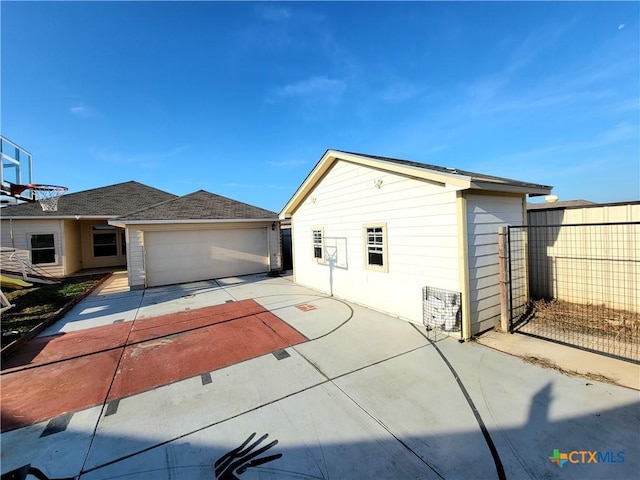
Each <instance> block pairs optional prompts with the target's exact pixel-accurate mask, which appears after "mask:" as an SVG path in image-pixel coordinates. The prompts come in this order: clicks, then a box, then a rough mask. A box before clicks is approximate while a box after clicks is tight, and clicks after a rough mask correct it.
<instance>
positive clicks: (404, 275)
mask: <svg viewBox="0 0 640 480" xmlns="http://www.w3.org/2000/svg"><path fill="white" fill-rule="evenodd" d="M380 180H381V181H382V183H381V184H380V188H376V186H375V182H376V181H380ZM456 218H457V215H456V193H455V189H454V188H451V187H445V186H443V185H441V184H435V183H429V182H425V181H422V180H417V179H413V178H409V177H405V176H401V175H397V174H392V173H388V172H383V171H380V170H376V169H373V168H370V167H366V166H361V165H356V164H353V163H350V162H347V161H343V160H340V161H338V162H336V164H335V165H334V166H333V167H332V168H331V169H330V170H329V171H328V172H327V174H326V175H325V176H324V177H323V178H322V180H321V181H320V182H319V183H318V184H317V185H316V187H315V188H314V189H313V190H312V191H311V192H310V194H309V195H308V196H307V198H306V199H305V200H304V202H303V203H302V204H301V206H300V207H299V208H298V209H297V210H296V211H295V212H294V214H293V216H292V232H293V233H292V237H293V256H294V276H295V281H296V282H297V283H299V284H301V285H305V286H308V287H311V288H314V289H316V290H320V291H322V292H324V293H327V294H331V293H333V295H335V296H337V297H341V298H344V299H347V300H351V301H353V302H356V303H360V304H363V305H367V306H369V307H372V308H374V309H377V310H380V311H383V312H387V313H390V314H392V315H395V316H398V317H401V318H404V319H408V320H410V321H414V322H422V287H424V286H426V285H429V286H434V287H440V288H446V289H450V290H454V291H459V290H460V288H459V272H458V246H457V245H458V244H457V220H456ZM364 225H385V226H386V238H387V245H386V248H387V259H388V272H381V271H373V270H369V269H368V268H367V266H366V264H365V249H364V246H365V240H364V238H363V226H364ZM317 228H322V229H323V232H324V238H325V242H326V243H327V244H331V245H334V244H335V245H338V244H339V245H340V247H339V248H337V247H336V248H333V251H334V252H337V253H336V254H337V259H336V264H335V265H333V266H332V265H330V264H329V263H328V261H325V262H324V263H323V262H320V261H318V260H316V259H314V258H313V239H312V230H313V229H317ZM325 250H326V245H325Z"/></svg>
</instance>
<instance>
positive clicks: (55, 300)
mask: <svg viewBox="0 0 640 480" xmlns="http://www.w3.org/2000/svg"><path fill="white" fill-rule="evenodd" d="M106 276H107V275H91V276H83V277H71V278H66V279H64V280H62V281H61V282H60V283H55V284H51V285H46V284H34V286H33V287H29V288H22V289H19V290H11V291H6V292H5V295H6V297H7V299H8V300H9V303H11V304H13V305H15V306H14V307H13V308H11V309H9V310H7V311H5V312H4V313H3V314H2V346H4V345H7V344H9V343H11V342H12V341H14V340H16V339H17V338H20V337H21V336H22V335H24V334H25V333H27V332H28V331H30V330H31V329H33V328H34V327H36V326H38V325H40V324H41V323H43V322H45V321H46V320H48V319H49V318H50V317H52V316H53V315H55V314H56V312H58V311H59V310H60V309H61V308H63V307H64V306H65V305H66V304H68V303H69V302H71V301H73V300H74V299H75V298H78V297H82V296H83V295H85V294H86V293H87V292H89V291H91V290H92V289H93V288H95V286H96V285H97V284H98V283H99V282H100V281H101V280H102V279H104V278H105V277H106Z"/></svg>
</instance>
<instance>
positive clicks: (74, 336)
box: [2, 322, 133, 373]
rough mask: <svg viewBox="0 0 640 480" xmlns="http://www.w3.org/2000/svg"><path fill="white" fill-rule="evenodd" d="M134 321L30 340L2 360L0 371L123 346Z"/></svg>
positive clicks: (18, 368)
mask: <svg viewBox="0 0 640 480" xmlns="http://www.w3.org/2000/svg"><path fill="white" fill-rule="evenodd" d="M132 326H133V322H125V323H119V324H116V325H106V326H104V327H94V328H88V329H86V330H80V331H76V332H69V333H61V334H59V335H52V336H48V337H36V338H34V339H33V340H30V341H29V342H28V343H27V344H25V345H24V347H22V348H21V349H20V350H19V351H18V352H16V353H15V354H14V355H13V356H11V357H9V358H8V359H7V360H6V361H4V362H3V364H2V370H3V373H7V372H9V371H16V370H20V369H22V368H25V367H32V366H35V365H44V364H47V363H52V362H57V361H60V360H66V359H70V358H74V357H79V356H82V355H87V354H90V353H95V352H100V351H104V350H108V349H112V348H115V347H123V346H124V345H125V343H126V341H127V335H128V334H129V330H131V327H132Z"/></svg>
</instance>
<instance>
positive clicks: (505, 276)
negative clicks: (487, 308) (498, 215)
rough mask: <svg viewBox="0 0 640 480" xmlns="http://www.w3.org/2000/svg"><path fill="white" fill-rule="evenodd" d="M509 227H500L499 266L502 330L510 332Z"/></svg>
mask: <svg viewBox="0 0 640 480" xmlns="http://www.w3.org/2000/svg"><path fill="white" fill-rule="evenodd" d="M507 239H508V236H507V227H498V264H499V267H500V270H499V272H500V273H499V275H500V328H501V329H502V331H503V332H508V331H509V320H510V319H509V291H508V283H509V266H508V264H507V262H508V261H509V259H508V255H507V252H508V251H509V249H508V248H507Z"/></svg>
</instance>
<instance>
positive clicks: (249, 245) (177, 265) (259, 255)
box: [144, 228, 269, 287]
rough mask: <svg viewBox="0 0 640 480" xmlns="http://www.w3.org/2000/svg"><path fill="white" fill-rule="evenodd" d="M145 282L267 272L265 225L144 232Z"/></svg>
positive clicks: (186, 280)
mask: <svg viewBox="0 0 640 480" xmlns="http://www.w3.org/2000/svg"><path fill="white" fill-rule="evenodd" d="M144 243H145V265H146V267H145V270H146V274H147V286H149V287H154V286H158V285H170V284H173V283H184V282H193V281H197V280H209V279H212V278H222V277H230V276H235V275H247V274H250V273H261V272H266V271H268V269H269V254H268V251H267V250H268V249H267V229H266V228H238V229H229V230H193V231H191V230H189V231H171V232H146V233H145V235H144Z"/></svg>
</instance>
